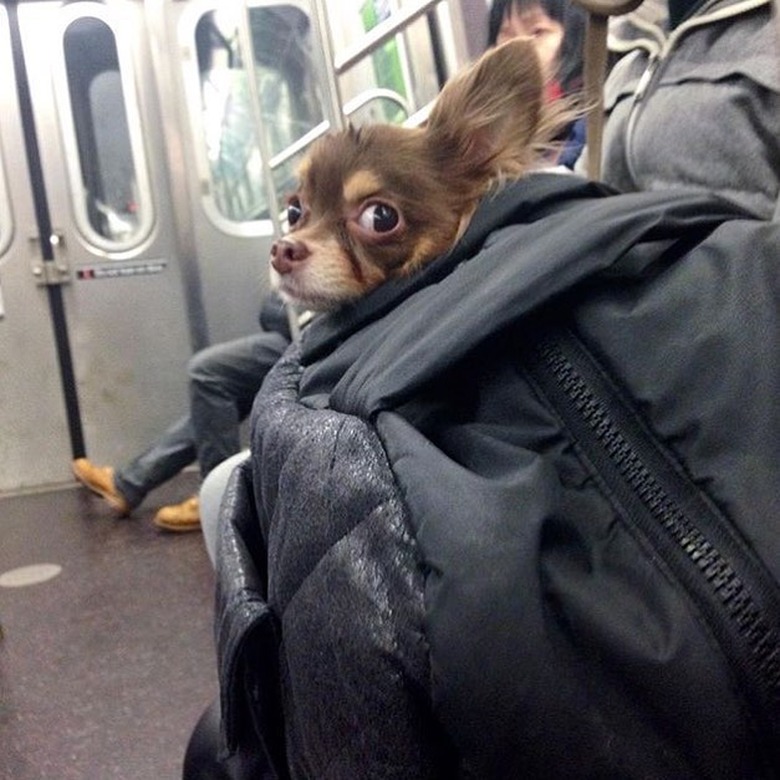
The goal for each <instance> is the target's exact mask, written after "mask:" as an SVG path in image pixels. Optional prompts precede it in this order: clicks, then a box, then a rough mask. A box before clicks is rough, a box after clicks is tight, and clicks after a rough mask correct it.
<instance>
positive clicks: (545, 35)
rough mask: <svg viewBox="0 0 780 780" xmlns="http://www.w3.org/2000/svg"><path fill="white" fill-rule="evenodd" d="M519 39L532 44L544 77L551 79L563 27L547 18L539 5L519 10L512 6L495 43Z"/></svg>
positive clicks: (556, 61) (553, 73) (553, 74)
mask: <svg viewBox="0 0 780 780" xmlns="http://www.w3.org/2000/svg"><path fill="white" fill-rule="evenodd" d="M520 37H522V38H528V39H529V40H532V41H533V42H534V44H535V46H536V51H537V53H538V54H539V59H540V60H541V62H542V69H543V71H544V74H545V76H546V77H547V78H553V77H554V76H555V70H556V67H557V63H558V52H559V50H560V48H561V43H562V42H563V25H562V24H561V23H560V22H557V21H556V20H555V19H553V18H551V17H549V16H548V15H547V14H546V13H545V12H544V10H543V9H542V7H541V6H539V5H535V6H532V7H531V8H525V9H522V10H520V9H518V7H517V6H516V5H514V4H513V5H512V6H511V7H510V9H509V13H508V14H507V15H506V16H505V17H504V21H503V23H502V24H501V29H500V30H499V31H498V37H497V38H496V43H497V44H502V43H506V41H508V40H510V39H512V38H520Z"/></svg>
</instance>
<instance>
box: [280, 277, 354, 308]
mask: <svg viewBox="0 0 780 780" xmlns="http://www.w3.org/2000/svg"><path fill="white" fill-rule="evenodd" d="M303 276H304V275H303V274H300V275H299V274H296V273H288V274H284V275H283V276H279V277H277V278H278V288H277V289H278V291H279V294H280V295H281V296H282V299H283V300H284V301H286V302H287V303H291V304H293V305H295V306H298V307H300V308H303V309H310V310H312V311H318V312H320V311H321V312H326V311H333V310H335V309H338V308H340V307H341V306H343V305H344V304H346V303H349V301H351V300H354V298H356V297H357V296H356V295H349V294H345V293H344V292H339V293H334V291H333V290H329V289H326V288H324V287H318V286H317V285H312V284H309V283H307V282H306V280H305V279H303V278H301V277H303Z"/></svg>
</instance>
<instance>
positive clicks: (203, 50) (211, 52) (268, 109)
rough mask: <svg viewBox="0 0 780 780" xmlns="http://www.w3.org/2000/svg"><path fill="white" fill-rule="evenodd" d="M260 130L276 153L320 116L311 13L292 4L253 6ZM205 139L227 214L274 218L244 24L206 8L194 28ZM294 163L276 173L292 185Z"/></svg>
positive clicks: (285, 185) (216, 192)
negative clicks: (242, 42)
mask: <svg viewBox="0 0 780 780" xmlns="http://www.w3.org/2000/svg"><path fill="white" fill-rule="evenodd" d="M249 25H250V31H251V35H252V45H253V50H254V57H255V82H256V86H257V90H258V97H259V105H260V111H261V119H262V131H263V132H264V133H265V134H266V139H265V140H266V142H267V144H268V147H267V148H268V149H269V151H270V153H271V154H272V155H275V154H278V153H279V152H281V151H283V150H284V149H286V148H287V147H289V146H290V145H291V144H293V143H294V142H295V141H297V140H298V139H300V138H301V137H302V136H304V135H305V134H306V133H307V132H308V131H309V130H311V129H312V128H313V127H314V126H316V125H317V124H318V123H319V122H320V121H322V117H323V112H322V108H321V102H320V100H319V97H318V92H317V88H316V84H315V83H314V80H313V77H312V68H311V57H310V52H311V41H310V24H309V18H308V16H307V15H306V14H305V13H304V12H303V11H302V10H301V9H299V8H297V7H294V6H291V5H277V6H266V7H261V8H251V9H250V10H249ZM195 40H196V48H197V52H198V67H199V71H200V85H201V101H202V117H203V128H204V137H205V143H206V149H207V154H208V160H209V169H210V175H211V185H212V197H213V198H214V201H215V204H216V206H217V208H218V209H219V212H220V213H221V214H222V215H223V216H224V217H226V218H227V219H229V220H232V221H236V222H243V221H249V220H254V219H259V218H264V217H267V216H268V203H267V196H266V194H265V193H266V190H265V186H266V182H265V181H264V174H263V165H262V159H261V156H260V144H259V141H258V136H257V133H258V128H257V127H256V126H255V122H254V117H253V115H252V104H251V95H250V93H249V82H248V78H247V73H246V70H245V68H244V65H243V61H242V57H241V50H240V47H239V32H238V22H237V19H236V17H235V16H233V15H232V14H231V13H230V12H229V11H222V10H219V11H211V12H209V13H206V14H204V15H203V16H202V17H201V18H200V20H199V21H198V24H197V26H196V29H195ZM293 166H294V161H292V160H290V161H288V162H287V163H285V164H284V165H283V166H281V167H280V168H279V169H278V170H277V171H275V173H274V179H275V186H276V187H277V190H278V191H280V192H281V191H284V190H286V189H289V187H290V184H291V181H292V170H293Z"/></svg>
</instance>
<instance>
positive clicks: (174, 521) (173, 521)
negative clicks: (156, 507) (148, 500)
mask: <svg viewBox="0 0 780 780" xmlns="http://www.w3.org/2000/svg"><path fill="white" fill-rule="evenodd" d="M153 522H154V524H155V525H156V526H157V527H158V528H162V529H163V530H164V531H176V532H181V531H199V530H200V504H199V502H198V497H197V496H193V497H192V498H188V499H187V500H186V501H182V502H181V504H172V505H171V506H164V507H162V509H160V511H159V512H158V513H157V514H156V515H155V516H154V520H153Z"/></svg>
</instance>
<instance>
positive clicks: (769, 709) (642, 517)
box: [528, 330, 780, 767]
mask: <svg viewBox="0 0 780 780" xmlns="http://www.w3.org/2000/svg"><path fill="white" fill-rule="evenodd" d="M548 333H549V331H548ZM529 357H530V360H529V361H528V367H529V370H530V372H531V375H532V377H533V379H534V380H535V383H536V385H537V387H539V389H540V390H541V391H542V392H543V394H544V396H545V397H546V398H547V399H548V401H549V402H550V403H551V404H552V406H553V408H554V409H555V411H556V412H557V413H558V414H559V416H560V417H561V419H562V420H563V422H564V424H565V425H566V427H567V429H568V431H569V432H570V433H571V434H573V435H574V437H575V439H576V442H577V444H578V445H579V447H580V448H581V449H582V451H583V452H584V454H585V455H586V457H587V458H588V459H589V460H590V462H591V463H592V464H593V466H594V468H595V469H596V471H597V473H598V476H599V477H600V478H601V479H602V480H603V481H604V483H605V484H606V485H607V486H608V488H609V490H610V491H612V495H613V496H614V498H616V499H617V501H618V503H619V504H620V506H621V509H622V510H623V511H622V513H621V514H623V516H624V518H625V520H626V522H627V523H628V524H629V526H631V527H632V528H634V529H636V530H637V531H639V533H640V534H641V535H642V537H643V538H644V539H646V540H647V541H649V542H650V544H651V546H652V547H653V549H654V550H655V551H656V552H657V554H658V555H659V557H660V558H661V559H662V560H663V561H664V562H665V563H666V564H667V566H668V569H669V570H670V571H671V572H672V573H673V574H674V576H675V577H676V578H677V579H678V580H679V581H680V583H681V584H682V586H683V587H684V589H685V591H686V592H687V593H688V594H689V595H690V597H691V598H692V600H693V601H694V603H695V604H696V606H697V608H698V609H699V611H700V612H701V614H702V615H703V616H704V617H705V619H706V622H707V624H708V625H709V627H710V628H711V630H712V632H713V634H714V636H715V637H716V639H717V641H718V643H719V645H720V647H721V648H722V650H723V653H724V655H725V657H726V658H727V660H728V662H729V667H730V668H731V670H732V672H733V673H734V675H735V677H736V678H737V679H738V680H739V682H740V690H742V691H743V693H744V695H745V697H746V700H747V702H748V704H749V708H750V712H751V713H752V716H753V718H754V723H755V724H756V725H757V726H758V728H759V734H760V737H759V740H760V741H759V744H760V746H761V748H762V750H763V751H765V752H767V753H768V754H769V755H768V761H769V766H773V767H777V766H780V594H779V593H778V591H779V590H780V589H779V588H778V585H777V583H776V582H775V580H774V578H773V577H772V575H771V574H770V573H769V572H768V571H767V570H766V568H765V567H764V565H763V564H762V562H761V561H760V560H759V559H758V558H757V557H756V555H755V553H753V552H752V550H751V549H750V548H749V547H748V546H747V544H746V543H745V541H744V540H743V539H742V538H741V537H740V536H739V535H738V533H737V532H736V531H735V530H734V529H733V527H732V526H731V524H730V523H729V521H728V520H727V519H726V518H725V517H723V516H722V515H721V514H720V512H719V511H718V510H717V509H716V507H715V506H714V505H713V504H712V503H711V502H710V501H709V500H708V499H707V498H706V497H705V495H704V493H703V492H702V491H701V490H699V488H697V487H696V485H695V484H694V483H693V482H692V480H691V478H690V477H689V476H687V475H686V474H685V473H684V472H683V470H682V468H681V467H680V465H679V464H678V463H677V462H676V461H675V460H674V459H673V458H672V457H671V454H670V453H669V452H667V451H666V450H665V449H663V448H662V447H661V445H660V443H659V442H658V440H657V439H656V437H655V436H654V435H653V434H652V433H651V431H650V430H649V429H648V428H647V426H646V424H645V423H644V422H643V421H642V420H641V418H640V417H639V416H638V414H637V413H636V412H635V411H634V410H633V409H632V408H631V407H630V406H629V405H628V404H627V403H626V402H625V401H624V400H623V399H622V398H621V396H620V393H619V391H618V389H617V388H616V387H615V386H614V384H613V383H612V381H611V380H610V379H609V378H608V377H607V375H606V374H605V373H604V371H603V370H602V369H601V367H600V366H599V365H598V364H597V363H596V361H595V360H594V358H593V357H592V355H591V354H590V353H589V352H588V351H587V350H586V348H585V346H584V345H583V344H582V342H581V341H580V340H579V339H577V338H576V337H575V336H574V335H573V334H572V333H571V332H570V331H565V330H558V331H555V332H553V333H551V334H550V335H549V336H546V337H544V338H543V339H541V340H540V341H539V342H538V343H537V344H535V345H534V346H532V347H531V349H530V352H529Z"/></svg>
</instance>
